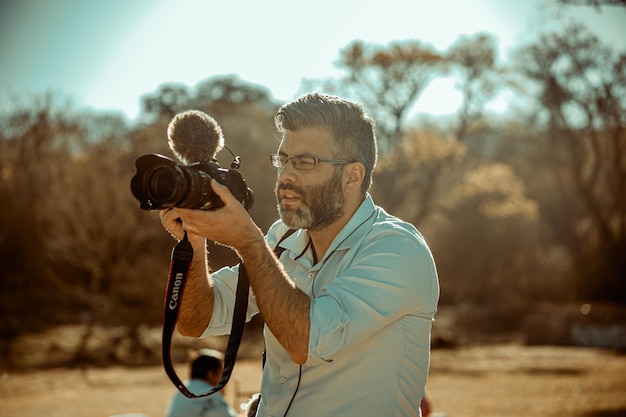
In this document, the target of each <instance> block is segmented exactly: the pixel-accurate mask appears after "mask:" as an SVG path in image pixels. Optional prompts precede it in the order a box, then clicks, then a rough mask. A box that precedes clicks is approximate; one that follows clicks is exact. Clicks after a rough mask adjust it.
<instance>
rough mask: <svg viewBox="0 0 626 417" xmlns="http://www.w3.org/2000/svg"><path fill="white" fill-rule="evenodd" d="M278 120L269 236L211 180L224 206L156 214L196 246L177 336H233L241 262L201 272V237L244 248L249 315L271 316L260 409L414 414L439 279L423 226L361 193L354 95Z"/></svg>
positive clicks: (319, 99)
mask: <svg viewBox="0 0 626 417" xmlns="http://www.w3.org/2000/svg"><path fill="white" fill-rule="evenodd" d="M275 123H276V126H277V129H278V130H279V131H280V132H281V133H282V140H281V143H280V146H279V148H278V153H277V155H273V156H272V157H271V162H272V165H273V166H275V167H276V168H278V176H277V181H276V188H275V193H276V200H277V204H278V211H279V213H280V220H279V221H277V222H276V223H275V224H274V225H272V226H271V227H270V229H269V231H268V233H267V235H266V236H263V233H262V232H261V231H260V230H259V228H258V227H257V226H256V225H255V224H254V222H253V221H252V219H251V218H250V216H249V215H248V213H247V212H246V210H245V209H244V208H243V207H242V206H241V204H239V203H238V202H237V201H236V200H235V199H234V198H233V197H232V195H231V194H230V192H229V191H228V189H227V188H226V187H224V186H222V185H220V184H218V183H217V182H216V181H212V183H211V185H212V187H213V190H214V191H215V192H216V193H217V194H218V196H219V197H220V198H221V199H222V200H223V201H224V203H225V206H224V207H223V208H220V209H218V210H213V211H211V210H189V209H178V208H175V209H172V210H163V211H161V213H160V215H161V222H162V224H163V226H164V227H165V228H166V229H168V230H169V231H170V233H172V234H173V235H174V236H175V237H176V238H178V239H181V238H182V237H183V233H184V231H188V232H189V238H190V241H191V243H192V245H193V246H194V249H195V255H194V259H193V262H192V265H191V270H190V277H189V280H188V283H187V287H186V290H185V296H184V299H183V305H182V306H181V312H180V315H179V322H178V329H179V332H181V333H182V334H185V335H189V336H201V335H213V334H223V333H227V332H229V331H230V326H231V322H230V320H231V319H230V318H231V316H232V310H233V305H234V293H235V288H236V281H237V271H238V268H237V267H234V268H224V269H222V270H220V271H217V272H214V273H212V274H208V272H207V271H208V265H207V263H206V253H205V238H208V239H211V240H213V241H216V242H219V243H221V244H224V245H227V246H230V247H232V248H234V249H235V250H236V251H237V252H238V254H239V256H240V257H241V259H242V260H243V262H244V263H245V264H246V269H247V271H248V275H249V281H250V287H251V289H252V294H251V297H250V305H249V309H248V313H249V316H252V315H254V314H256V313H259V312H260V313H261V314H262V315H263V320H264V322H265V343H266V349H267V361H266V363H265V366H264V369H263V379H262V384H261V401H260V403H259V407H258V412H257V415H258V416H285V415H287V413H289V414H290V415H292V416H298V417H306V416H376V417H380V416H417V415H419V404H420V399H421V397H422V396H423V395H424V389H425V388H424V387H425V385H426V380H427V374H428V365H429V357H430V330H431V325H432V321H433V318H434V314H435V311H436V309H437V302H438V298H439V284H438V280H437V273H436V269H435V264H434V261H433V258H432V255H431V253H430V251H429V249H428V246H427V245H426V242H425V241H424V239H423V237H422V236H421V235H420V233H419V232H418V231H417V230H416V229H415V228H414V227H413V226H412V225H410V224H408V223H405V222H403V221H401V220H399V219H397V218H395V217H393V216H390V215H389V214H387V213H386V212H385V211H384V210H383V209H381V208H380V207H377V206H375V205H374V202H373V201H372V198H371V196H370V195H369V194H368V190H369V188H370V185H371V181H372V171H373V169H374V166H375V164H376V158H377V156H376V154H377V145H376V137H375V133H374V121H373V120H372V119H371V118H370V117H368V116H367V115H366V114H365V113H364V112H363V109H362V108H361V106H360V105H358V104H357V103H354V102H351V101H348V100H345V99H342V98H339V97H334V96H328V95H323V94H319V93H312V94H308V95H305V96H302V97H300V98H299V99H297V100H295V101H293V102H291V103H287V104H285V105H284V106H282V107H281V108H280V109H279V111H278V113H277V114H276V116H275ZM181 222H182V223H181ZM290 229H294V230H295V233H293V234H291V235H289V236H288V237H285V236H286V233H287V232H288V231H289V230H290ZM283 238H284V240H282V241H281V239H283ZM276 246H278V247H279V249H281V250H282V253H281V254H280V259H277V257H276V256H275V254H274V252H273V251H274V248H275V247H276Z"/></svg>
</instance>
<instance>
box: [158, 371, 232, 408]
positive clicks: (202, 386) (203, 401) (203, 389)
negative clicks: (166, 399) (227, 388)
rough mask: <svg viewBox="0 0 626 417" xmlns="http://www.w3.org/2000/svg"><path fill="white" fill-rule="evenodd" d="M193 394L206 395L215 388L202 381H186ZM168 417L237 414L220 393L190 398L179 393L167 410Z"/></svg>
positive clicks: (175, 395)
mask: <svg viewBox="0 0 626 417" xmlns="http://www.w3.org/2000/svg"><path fill="white" fill-rule="evenodd" d="M185 386H186V387H187V389H189V391H191V392H192V393H193V394H196V395H201V394H206V393H207V392H209V391H210V390H211V389H213V386H212V385H210V384H208V383H207V382H206V381H203V380H201V379H191V380H188V381H185ZM165 416H166V417H236V416H237V413H235V411H234V410H233V409H232V408H231V407H230V406H229V405H228V403H227V402H226V400H224V397H222V394H221V393H220V392H216V393H213V394H211V395H208V396H206V397H200V398H188V397H186V396H185V395H183V393H181V392H179V391H177V392H176V394H174V398H173V399H172V402H171V403H170V405H169V407H168V408H167V412H166V413H165Z"/></svg>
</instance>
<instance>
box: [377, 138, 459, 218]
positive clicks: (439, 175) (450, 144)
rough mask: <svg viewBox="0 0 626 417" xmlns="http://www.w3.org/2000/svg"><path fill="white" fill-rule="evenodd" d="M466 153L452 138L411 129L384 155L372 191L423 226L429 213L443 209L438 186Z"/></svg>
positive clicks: (383, 202) (401, 215) (401, 213)
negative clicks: (401, 140) (404, 137)
mask: <svg viewBox="0 0 626 417" xmlns="http://www.w3.org/2000/svg"><path fill="white" fill-rule="evenodd" d="M465 152H466V148H465V146H463V145H462V144H461V143H459V142H458V141H456V140H455V139H454V138H452V137H449V136H448V137H446V136H443V135H442V134H439V133H437V132H435V131H419V130H417V129H414V130H411V131H409V132H408V134H407V136H406V139H405V140H404V141H403V142H402V143H400V144H398V145H397V146H396V147H395V148H394V149H393V150H392V151H391V152H390V153H389V154H387V155H385V156H383V157H382V158H381V160H380V163H379V164H378V167H377V168H376V172H375V178H374V186H373V188H372V194H373V196H374V197H375V198H376V200H377V201H379V202H380V203H381V204H383V205H384V206H385V207H387V209H388V210H391V211H393V212H394V214H396V215H398V216H400V217H403V218H404V219H406V220H408V221H410V222H412V223H413V224H415V225H416V226H418V227H420V226H421V225H423V224H424V222H425V220H426V219H427V217H428V216H430V215H431V214H433V213H434V212H437V211H441V210H442V209H443V205H442V204H441V199H442V196H440V195H439V190H438V186H437V185H438V184H440V183H441V182H442V181H445V180H444V178H443V177H444V175H445V174H446V173H450V172H451V171H452V168H453V167H454V166H455V165H457V166H458V165H459V164H460V163H461V162H462V160H463V158H464V156H465ZM447 181H454V180H452V179H450V178H448V179H447ZM378 184H381V186H377V185H378Z"/></svg>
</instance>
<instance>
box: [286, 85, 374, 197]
mask: <svg viewBox="0 0 626 417" xmlns="http://www.w3.org/2000/svg"><path fill="white" fill-rule="evenodd" d="M274 124H275V125H276V129H278V131H279V132H281V133H284V132H285V131H286V130H291V131H296V130H299V129H306V128H310V127H319V128H325V129H328V130H329V131H330V133H331V135H332V139H333V142H332V144H331V152H332V153H333V157H334V158H338V159H345V160H347V161H349V162H360V163H362V164H363V165H364V166H365V178H364V179H363V184H362V185H361V191H362V192H363V194H365V193H367V191H368V190H369V188H370V187H371V185H372V172H373V171H374V167H375V166H376V159H377V154H378V146H377V143H376V131H375V122H374V119H372V118H371V117H369V116H368V115H367V114H365V112H364V110H363V107H362V106H361V105H360V104H359V103H356V102H354V101H350V100H347V99H344V98H341V97H337V96H331V95H327V94H322V93H317V92H315V93H309V94H305V95H303V96H301V97H299V98H297V99H296V100H294V101H292V102H289V103H287V104H284V105H283V106H282V107H281V108H280V109H278V112H277V113H276V116H274Z"/></svg>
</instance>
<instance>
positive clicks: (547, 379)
mask: <svg viewBox="0 0 626 417" xmlns="http://www.w3.org/2000/svg"><path fill="white" fill-rule="evenodd" d="M178 372H179V375H186V369H185V367H184V366H183V367H180V368H179V369H178ZM259 380H260V363H259V362H258V361H242V362H240V363H238V364H237V366H236V367H235V370H234V372H233V377H232V379H231V383H230V384H229V386H228V387H227V392H226V397H227V399H229V400H230V401H231V402H234V403H235V404H236V405H238V404H239V403H240V402H241V399H240V398H235V397H236V394H237V393H236V392H235V391H239V392H242V394H241V395H242V396H245V393H246V392H248V391H254V390H256V389H257V387H258V384H259ZM429 389H430V391H431V393H432V397H433V402H434V409H435V410H434V411H436V412H442V413H445V415H447V416H448V417H522V416H523V417H528V416H542V417H563V416H576V417H617V416H626V355H623V354H621V355H620V354H616V353H614V352H611V351H608V350H601V349H591V348H568V347H553V346H542V347H526V346H520V345H516V344H504V345H493V346H482V347H473V348H463V349H458V350H445V349H438V350H434V351H433V355H432V365H431V378H430V382H429ZM173 390H174V387H173V386H172V385H171V383H170V382H169V380H168V379H167V377H166V376H165V374H164V372H163V370H162V368H161V367H159V366H156V367H145V368H122V367H113V368H107V369H88V370H86V371H80V370H67V369H56V370H47V371H40V372H28V373H15V374H8V375H7V374H5V375H3V376H2V377H1V379H0V417H42V416H46V417H83V416H102V417H107V416H112V415H115V414H120V413H131V412H133V413H143V414H145V415H148V416H150V417H163V413H164V409H165V407H166V405H167V403H168V401H169V398H170V396H171V394H172V393H173ZM373 417H376V416H373Z"/></svg>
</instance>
